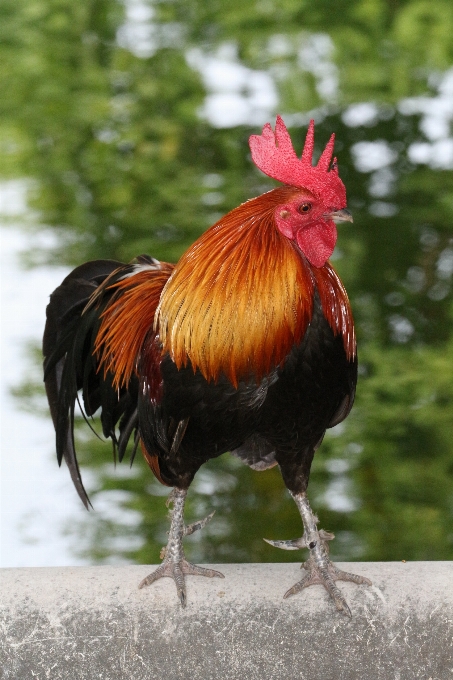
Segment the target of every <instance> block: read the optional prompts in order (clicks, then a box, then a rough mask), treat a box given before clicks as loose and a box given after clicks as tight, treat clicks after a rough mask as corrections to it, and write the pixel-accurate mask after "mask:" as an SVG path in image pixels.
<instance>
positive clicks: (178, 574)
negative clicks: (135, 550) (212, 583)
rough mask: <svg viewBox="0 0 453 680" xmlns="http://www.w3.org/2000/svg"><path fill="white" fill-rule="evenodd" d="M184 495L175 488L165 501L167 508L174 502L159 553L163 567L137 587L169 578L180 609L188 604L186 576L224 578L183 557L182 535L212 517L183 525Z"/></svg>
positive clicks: (192, 530) (199, 526)
mask: <svg viewBox="0 0 453 680" xmlns="http://www.w3.org/2000/svg"><path fill="white" fill-rule="evenodd" d="M186 496H187V490H186V489H177V488H176V487H175V488H174V489H173V491H172V492H171V493H170V495H169V497H168V498H167V507H169V505H170V503H173V509H172V510H171V511H170V517H171V524H170V531H169V533H168V542H167V545H166V547H165V548H164V549H163V551H162V553H163V555H162V556H163V561H162V564H161V565H160V566H159V567H158V568H157V569H156V570H155V571H153V572H152V574H149V576H147V577H146V578H144V579H143V581H142V582H141V583H140V585H139V588H143V587H144V586H149V585H151V584H152V583H154V581H157V579H159V578H162V577H163V576H168V577H170V578H172V579H173V580H174V582H175V584H176V590H177V593H178V597H179V599H180V601H181V604H182V606H183V607H185V606H186V602H187V596H186V584H185V578H184V575H185V574H190V575H193V576H209V577H211V578H212V577H213V576H218V577H219V578H224V576H223V574H222V573H221V572H220V571H215V570H214V569H206V568H205V567H199V566H197V565H196V564H192V563H191V562H188V561H187V560H186V558H185V555H184V548H183V544H182V541H183V538H184V536H189V535H190V534H193V532H194V531H198V529H203V527H205V526H206V524H207V523H208V522H209V521H210V520H211V519H212V517H213V515H214V513H213V512H212V513H211V514H210V515H208V516H207V517H205V518H204V519H202V520H200V521H198V522H193V524H189V525H188V526H186V525H185V524H184V505H185V502H186Z"/></svg>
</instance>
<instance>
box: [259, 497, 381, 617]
mask: <svg viewBox="0 0 453 680" xmlns="http://www.w3.org/2000/svg"><path fill="white" fill-rule="evenodd" d="M290 493H291V492H290ZM291 496H292V497H293V498H294V500H295V502H296V504H297V507H298V508H299V512H300V516H301V518H302V522H303V525H304V535H303V536H302V538H296V539H294V540H291V541H269V540H268V539H266V538H265V539H264V540H265V541H267V543H270V544H271V545H273V546H275V547H276V548H282V549H283V550H299V549H300V548H308V549H309V550H310V555H309V558H308V560H307V561H306V562H304V563H303V564H302V565H301V568H304V569H305V570H306V572H307V573H306V574H305V575H304V577H303V578H302V579H301V580H300V581H298V582H297V583H295V584H294V585H293V587H292V588H290V589H289V590H288V591H287V592H286V593H285V594H284V596H283V597H285V598H287V597H289V596H290V595H295V594H296V593H299V592H300V591H301V590H302V589H303V588H307V587H308V586H313V585H316V584H320V585H323V586H324V588H326V590H327V591H328V593H329V595H330V596H331V598H332V599H333V601H334V603H335V606H336V608H337V609H338V611H341V612H343V613H344V614H346V615H347V616H351V610H350V609H349V607H348V604H347V602H346V600H345V599H344V597H343V595H342V594H341V592H340V590H339V589H338V588H337V586H336V585H335V581H352V582H353V583H357V584H360V583H365V584H366V585H368V586H370V585H371V581H370V580H369V579H367V578H365V577H364V576H357V575H356V574H349V573H348V572H347V571H341V569H338V568H337V567H336V566H335V565H334V564H333V562H331V561H330V559H329V547H328V544H327V541H331V540H332V539H333V538H335V536H334V534H332V533H330V532H328V531H324V530H323V529H321V530H320V531H318V529H317V527H316V524H317V522H318V518H317V517H316V516H315V515H314V514H313V512H312V510H311V508H310V504H309V502H308V498H307V496H306V494H305V493H298V494H296V493H291Z"/></svg>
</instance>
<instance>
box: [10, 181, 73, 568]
mask: <svg viewBox="0 0 453 680" xmlns="http://www.w3.org/2000/svg"><path fill="white" fill-rule="evenodd" d="M22 199H23V192H22V196H21V190H20V185H19V184H18V183H12V182H8V183H6V184H4V185H3V186H0V209H1V212H2V213H3V215H6V214H7V215H8V216H9V218H10V219H11V216H12V215H14V214H15V213H16V214H19V213H20V212H21V211H22V208H23V205H22V203H21V202H22ZM18 221H19V219H18ZM0 238H1V253H0V256H1V355H0V360H1V363H0V369H1V381H0V418H1V429H0V444H1V449H0V566H1V567H25V566H28V567H32V566H33V567H37V566H58V565H76V564H84V563H85V562H83V561H82V560H80V559H78V558H75V557H73V556H72V554H71V551H70V541H71V539H70V538H69V537H67V536H65V535H64V533H63V527H64V525H67V524H68V523H69V522H70V521H71V520H74V521H79V520H80V519H81V518H82V517H83V515H84V514H86V510H85V509H84V508H83V506H82V504H81V503H80V501H79V499H78V497H77V494H76V493H75V491H74V488H73V487H72V482H71V481H70V478H69V474H68V471H67V470H66V469H64V467H63V466H62V469H59V468H58V465H57V463H56V459H55V452H54V432H53V426H52V423H51V420H50V416H49V418H43V417H42V416H40V415H33V414H31V413H27V412H23V411H21V410H20V409H19V404H18V403H17V400H16V399H14V397H13V396H12V395H11V388H12V387H14V386H17V385H18V384H20V383H21V382H23V381H24V378H26V377H27V372H28V373H29V374H30V373H31V372H32V371H33V370H37V369H36V368H35V369H34V368H33V365H32V362H31V360H30V359H29V358H28V356H27V351H26V346H27V344H28V343H29V342H30V341H36V342H40V338H41V336H42V331H43V327H44V319H45V309H46V305H47V301H48V297H49V294H50V292H51V291H52V290H53V289H54V288H55V287H56V286H57V285H58V284H59V283H60V282H61V280H62V278H63V277H64V276H65V275H66V273H67V271H68V270H67V268H63V267H62V268H55V267H53V268H49V269H44V268H38V269H33V270H28V271H27V270H24V269H23V268H22V267H21V266H20V261H19V253H20V252H21V251H23V250H25V249H26V248H28V247H30V245H31V244H30V237H29V236H28V235H26V234H25V233H24V232H23V231H21V230H20V229H19V227H18V226H16V227H15V226H14V225H11V224H9V225H8V226H1V225H0Z"/></svg>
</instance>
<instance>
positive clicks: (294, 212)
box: [275, 190, 352, 267]
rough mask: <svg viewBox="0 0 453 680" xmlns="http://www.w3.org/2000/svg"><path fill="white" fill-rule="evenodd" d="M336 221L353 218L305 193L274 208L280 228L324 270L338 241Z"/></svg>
mask: <svg viewBox="0 0 453 680" xmlns="http://www.w3.org/2000/svg"><path fill="white" fill-rule="evenodd" d="M334 220H336V221H349V222H352V217H351V215H350V213H349V212H348V211H347V210H345V209H342V210H340V209H339V208H338V206H327V205H325V204H324V203H323V202H322V201H321V200H320V199H319V198H316V197H315V196H314V195H313V194H311V193H310V192H309V191H306V190H302V191H300V192H298V193H297V194H295V196H294V197H293V198H292V199H291V200H290V201H288V202H287V203H284V204H281V205H279V206H277V208H276V209H275V222H276V225H277V229H278V230H279V231H280V233H281V234H283V235H284V236H286V237H287V238H289V239H290V240H291V241H295V242H296V243H297V245H298V246H299V248H300V250H301V251H302V253H303V254H304V255H305V257H306V258H307V260H308V261H309V262H310V264H312V265H313V266H314V267H322V266H323V265H324V264H325V263H326V261H327V260H328V259H329V257H330V256H331V255H332V253H333V250H334V248H335V243H336V241H337V229H336V226H335V222H334Z"/></svg>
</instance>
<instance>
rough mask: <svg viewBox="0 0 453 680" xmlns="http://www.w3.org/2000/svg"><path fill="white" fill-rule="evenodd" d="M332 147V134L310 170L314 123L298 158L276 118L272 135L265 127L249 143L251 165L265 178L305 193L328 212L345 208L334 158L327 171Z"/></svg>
mask: <svg viewBox="0 0 453 680" xmlns="http://www.w3.org/2000/svg"><path fill="white" fill-rule="evenodd" d="M334 143H335V135H334V134H333V135H332V136H331V137H330V139H329V141H328V142H327V145H326V148H325V149H324V151H323V152H322V154H321V157H320V159H319V161H318V163H317V165H316V166H313V165H312V159H313V149H314V145H315V123H314V121H313V120H311V121H310V124H309V126H308V131H307V136H306V138H305V144H304V150H303V152H302V157H301V158H298V157H297V155H296V152H295V151H294V149H293V145H292V143H291V137H290V136H289V133H288V130H287V129H286V125H285V123H284V122H283V120H282V118H281V117H280V116H277V121H276V123H275V132H273V130H272V128H271V126H270V125H269V123H266V125H265V126H264V127H263V132H262V134H261V135H252V136H251V137H250V139H249V144H250V150H251V152H252V159H253V162H254V163H255V165H256V166H257V168H259V169H260V170H261V171H262V172H264V173H265V174H266V175H268V176H269V177H273V178H274V179H277V180H278V181H279V182H284V183H285V184H290V185H291V186H295V187H302V188H305V189H308V190H309V191H311V192H312V193H313V194H315V195H316V196H320V197H322V199H323V201H324V202H325V204H326V205H328V206H330V207H332V208H343V207H344V206H345V205H346V189H345V187H344V184H343V182H342V181H341V179H340V178H339V176H338V169H337V162H336V158H334V161H333V164H332V166H331V168H330V171H329V166H330V163H331V159H332V154H333V147H334Z"/></svg>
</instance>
